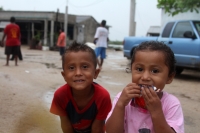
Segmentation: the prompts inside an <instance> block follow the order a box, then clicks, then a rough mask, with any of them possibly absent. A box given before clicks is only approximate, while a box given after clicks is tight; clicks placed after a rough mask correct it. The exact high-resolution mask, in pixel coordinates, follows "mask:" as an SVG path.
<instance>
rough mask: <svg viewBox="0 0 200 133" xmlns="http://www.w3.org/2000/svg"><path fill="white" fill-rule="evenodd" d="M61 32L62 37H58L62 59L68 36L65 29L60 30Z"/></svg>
mask: <svg viewBox="0 0 200 133" xmlns="http://www.w3.org/2000/svg"><path fill="white" fill-rule="evenodd" d="M59 32H60V35H59V37H58V41H57V46H58V47H59V51H60V55H61V58H62V55H63V54H64V52H65V46H66V36H65V32H64V30H63V29H60V30H59Z"/></svg>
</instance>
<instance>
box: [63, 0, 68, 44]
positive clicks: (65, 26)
mask: <svg viewBox="0 0 200 133" xmlns="http://www.w3.org/2000/svg"><path fill="white" fill-rule="evenodd" d="M67 25H68V0H67V5H66V9H65V23H64V32H65V35H66V45H67Z"/></svg>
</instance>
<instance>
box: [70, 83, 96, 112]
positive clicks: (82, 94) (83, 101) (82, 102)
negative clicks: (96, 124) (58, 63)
mask: <svg viewBox="0 0 200 133" xmlns="http://www.w3.org/2000/svg"><path fill="white" fill-rule="evenodd" d="M93 94H94V88H93V86H92V87H91V88H90V89H88V90H84V91H74V90H72V95H73V98H74V100H75V102H76V104H77V106H78V108H79V109H80V110H81V109H83V108H84V107H85V106H86V105H87V104H88V103H89V101H90V100H91V98H92V97H93Z"/></svg>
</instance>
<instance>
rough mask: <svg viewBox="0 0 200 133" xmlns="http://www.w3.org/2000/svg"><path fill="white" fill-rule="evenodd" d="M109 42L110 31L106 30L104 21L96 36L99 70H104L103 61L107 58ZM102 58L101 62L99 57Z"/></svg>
mask: <svg viewBox="0 0 200 133" xmlns="http://www.w3.org/2000/svg"><path fill="white" fill-rule="evenodd" d="M108 41H109V38H108V30H107V29H106V21H105V20H102V22H101V26H100V27H98V28H97V29H96V33H95V35H94V43H95V44H96V48H95V54H96V57H97V63H98V66H99V69H100V70H101V69H102V65H103V61H104V59H105V58H106V48H107V43H108ZM99 56H100V61H99V59H98V57H99Z"/></svg>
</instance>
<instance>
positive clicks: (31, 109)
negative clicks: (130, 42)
mask: <svg viewBox="0 0 200 133" xmlns="http://www.w3.org/2000/svg"><path fill="white" fill-rule="evenodd" d="M22 54H23V61H19V66H17V67H16V66H14V62H13V61H10V66H9V67H6V66H3V65H4V64H5V60H6V59H5V55H4V48H0V105H1V106H0V133H58V132H61V129H60V125H59V124H60V123H59V119H58V117H57V116H55V115H52V114H50V113H49V106H50V104H51V100H52V97H53V93H54V91H55V90H56V89H57V88H58V87H59V86H61V85H63V84H64V83H65V81H64V80H63V78H62V76H61V74H60V72H61V69H62V67H61V60H60V56H59V53H58V51H40V50H30V49H29V48H28V47H26V46H23V47H22ZM128 63H129V61H128V60H127V59H126V58H124V57H123V53H122V51H115V50H114V49H108V50H107V59H106V60H105V62H104V66H103V69H102V71H101V73H100V74H99V76H98V78H97V79H96V80H95V82H97V83H99V84H101V85H102V86H104V87H105V88H106V89H107V90H108V91H109V92H110V95H111V98H112V99H113V97H114V96H115V95H116V94H117V93H118V92H120V91H121V90H122V89H123V88H124V87H125V86H126V85H127V84H128V83H129V82H131V74H130V73H127V72H126V71H125V69H126V68H127V64H128ZM165 91H168V92H169V93H172V94H174V95H175V96H177V97H178V98H179V100H180V101H181V104H182V107H183V111H184V117H185V132H186V133H194V132H195V133H198V132H199V131H200V127H199V123H200V113H199V112H200V107H199V103H200V72H199V71H191V70H186V71H184V72H183V73H182V74H181V75H180V76H177V77H176V78H175V79H174V81H173V83H172V84H170V85H167V86H166V88H165Z"/></svg>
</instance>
